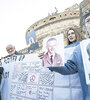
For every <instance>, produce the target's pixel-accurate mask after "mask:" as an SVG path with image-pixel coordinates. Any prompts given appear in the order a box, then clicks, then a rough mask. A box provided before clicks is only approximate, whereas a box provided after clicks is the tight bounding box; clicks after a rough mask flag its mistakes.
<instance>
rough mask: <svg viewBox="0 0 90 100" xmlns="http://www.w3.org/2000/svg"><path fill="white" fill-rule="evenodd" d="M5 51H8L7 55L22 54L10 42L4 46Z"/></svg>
mask: <svg viewBox="0 0 90 100" xmlns="http://www.w3.org/2000/svg"><path fill="white" fill-rule="evenodd" d="M6 51H7V52H8V54H9V56H16V55H22V53H20V52H17V51H16V49H15V46H13V45H11V44H9V45H7V46H6Z"/></svg>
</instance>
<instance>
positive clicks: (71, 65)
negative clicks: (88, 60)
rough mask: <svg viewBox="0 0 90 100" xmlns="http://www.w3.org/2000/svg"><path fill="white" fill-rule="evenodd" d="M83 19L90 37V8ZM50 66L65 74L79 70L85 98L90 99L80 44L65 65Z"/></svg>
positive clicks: (53, 69) (89, 88)
mask: <svg viewBox="0 0 90 100" xmlns="http://www.w3.org/2000/svg"><path fill="white" fill-rule="evenodd" d="M83 20H84V26H85V28H86V31H87V33H88V35H89V37H90V10H89V11H88V12H87V13H85V15H84V16H83ZM48 68H49V70H51V71H55V72H58V73H61V74H64V75H68V74H74V73H77V72H78V73H79V77H80V82H81V87H82V92H83V100H90V84H87V83H86V78H85V70H84V65H83V59H82V54H81V48H80V45H78V46H77V47H76V48H75V50H74V52H73V54H72V56H71V57H70V58H69V60H67V63H65V66H56V67H48Z"/></svg>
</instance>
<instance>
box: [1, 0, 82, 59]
mask: <svg viewBox="0 0 90 100" xmlns="http://www.w3.org/2000/svg"><path fill="white" fill-rule="evenodd" d="M82 1H83V0H0V58H1V57H4V56H6V55H7V54H8V53H7V52H6V46H7V45H8V44H12V45H14V46H15V48H16V50H17V51H18V50H21V49H23V48H26V47H27V45H26V41H25V34H26V30H27V29H28V28H29V27H30V26H31V25H32V24H34V23H35V22H37V21H39V20H40V19H43V18H45V17H47V16H48V13H52V12H54V11H55V9H54V8H55V7H56V8H57V9H58V12H63V11H64V10H65V9H67V8H68V7H71V6H72V5H74V4H75V3H77V4H79V3H80V2H82Z"/></svg>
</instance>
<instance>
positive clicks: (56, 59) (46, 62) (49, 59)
mask: <svg viewBox="0 0 90 100" xmlns="http://www.w3.org/2000/svg"><path fill="white" fill-rule="evenodd" d="M56 45H57V40H56V39H55V38H50V39H49V40H48V41H47V43H46V49H47V53H46V54H45V55H44V56H43V59H42V65H43V66H60V65H63V63H62V58H61V56H60V55H59V54H57V53H56V51H55V50H56Z"/></svg>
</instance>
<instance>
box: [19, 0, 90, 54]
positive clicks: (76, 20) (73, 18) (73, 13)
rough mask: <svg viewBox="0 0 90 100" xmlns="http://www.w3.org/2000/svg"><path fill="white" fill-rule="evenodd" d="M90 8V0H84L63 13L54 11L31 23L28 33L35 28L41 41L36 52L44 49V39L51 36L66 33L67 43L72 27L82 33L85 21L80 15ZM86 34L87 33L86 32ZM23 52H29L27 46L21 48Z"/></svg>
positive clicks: (65, 39)
mask: <svg viewBox="0 0 90 100" xmlns="http://www.w3.org/2000/svg"><path fill="white" fill-rule="evenodd" d="M89 9H90V0H83V1H82V2H81V3H80V5H78V4H75V5H73V6H72V7H70V8H67V9H66V10H65V11H64V12H62V13H57V12H55V13H53V14H52V15H49V16H47V17H46V18H44V19H41V20H39V21H37V22H36V23H34V24H33V25H31V26H30V27H29V28H28V29H27V31H26V35H27V34H28V33H30V32H31V31H32V30H35V32H36V36H37V40H38V42H39V49H37V50H36V51H35V52H40V51H41V49H42V42H43V39H44V38H46V37H50V36H55V35H59V34H61V33H63V34H64V43H65V46H66V45H67V30H68V29H69V28H70V27H75V28H77V29H78V31H79V32H80V33H81V34H84V33H85V32H83V30H84V29H83V23H82V22H83V21H82V18H81V17H80V16H82V15H83V14H84V13H85V12H87V11H88V10H89ZM84 35H85V34H84ZM20 52H22V53H25V54H26V53H28V50H27V48H24V49H22V50H20Z"/></svg>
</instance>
